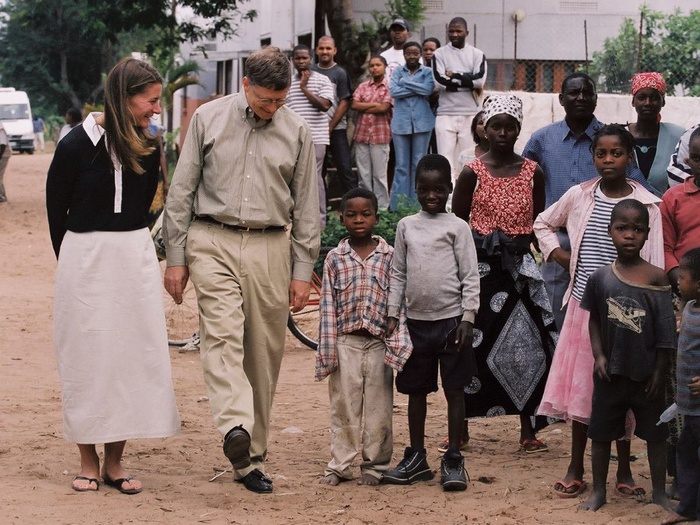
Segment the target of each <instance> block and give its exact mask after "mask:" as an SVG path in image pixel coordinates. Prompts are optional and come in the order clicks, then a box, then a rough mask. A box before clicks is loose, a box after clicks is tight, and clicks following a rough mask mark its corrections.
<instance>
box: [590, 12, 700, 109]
mask: <svg viewBox="0 0 700 525" xmlns="http://www.w3.org/2000/svg"><path fill="white" fill-rule="evenodd" d="M640 16H641V17H642V20H643V23H642V34H641V57H640V56H639V47H640V46H639V41H640V35H639V28H638V23H639V21H638V20H637V21H634V20H632V19H631V18H625V19H624V20H623V22H622V24H621V26H620V32H619V34H618V35H617V36H615V37H613V38H606V39H605V42H604V44H603V49H602V51H598V52H594V53H593V61H592V63H591V67H590V71H591V76H592V77H593V78H594V79H596V80H597V83H598V87H599V90H600V91H601V92H607V93H628V92H629V88H630V80H631V79H632V76H633V75H634V74H635V73H637V72H638V71H658V72H660V73H663V74H664V76H665V77H666V83H667V86H668V88H667V89H668V93H669V94H674V90H675V87H676V86H681V89H682V90H683V91H684V93H683V94H686V95H688V94H689V95H695V96H700V71H699V69H698V57H699V55H700V11H691V12H690V14H688V15H681V14H680V11H678V10H676V11H675V12H674V13H672V14H670V15H666V14H663V13H661V12H658V11H652V10H650V9H648V8H646V7H644V6H643V7H642V8H641V9H640Z"/></svg>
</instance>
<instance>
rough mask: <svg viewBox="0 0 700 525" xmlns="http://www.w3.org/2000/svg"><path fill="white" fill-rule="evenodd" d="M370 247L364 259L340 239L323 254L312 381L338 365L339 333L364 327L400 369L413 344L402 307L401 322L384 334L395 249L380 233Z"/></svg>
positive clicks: (320, 377)
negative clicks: (319, 313) (313, 377)
mask: <svg viewBox="0 0 700 525" xmlns="http://www.w3.org/2000/svg"><path fill="white" fill-rule="evenodd" d="M374 239H375V240H377V241H378V242H379V244H378V245H377V247H376V248H375V249H374V251H373V252H372V253H371V254H370V255H369V256H368V257H367V258H366V259H365V260H364V261H363V260H362V259H360V257H359V256H358V255H357V253H355V250H353V249H352V248H351V247H350V244H349V242H348V239H347V238H346V239H343V240H342V241H340V243H339V244H338V247H337V248H334V249H333V250H331V251H330V252H329V253H328V255H327V256H326V262H325V263H324V265H323V284H322V286H321V300H320V310H321V320H320V322H321V327H320V328H321V329H320V336H319V341H318V350H317V351H316V374H315V377H316V381H321V380H322V379H323V378H325V377H326V376H328V375H329V374H330V373H332V372H334V371H336V370H337V369H338V352H337V348H336V340H337V337H338V335H342V334H349V333H351V332H354V331H356V330H363V329H364V330H367V331H368V332H369V333H370V334H372V335H373V336H374V337H376V338H378V339H383V340H384V342H385V345H386V351H385V353H384V362H385V363H386V364H387V365H389V366H390V367H392V368H394V369H395V370H398V371H401V370H402V369H403V366H404V364H405V363H406V360H407V359H408V356H409V355H410V354H411V350H412V349H413V347H412V345H411V338H410V336H409V334H408V329H407V327H406V316H405V311H404V313H403V315H402V316H401V319H400V321H399V326H398V327H397V328H396V330H395V331H394V333H393V334H391V336H390V337H389V338H388V339H384V331H385V330H386V320H387V308H388V302H389V279H390V277H391V260H392V258H393V256H394V249H393V248H392V247H391V246H389V244H387V242H386V241H385V240H384V239H382V238H381V237H379V236H376V235H375V236H374Z"/></svg>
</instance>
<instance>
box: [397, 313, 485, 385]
mask: <svg viewBox="0 0 700 525" xmlns="http://www.w3.org/2000/svg"><path fill="white" fill-rule="evenodd" d="M461 321H462V316H458V317H451V318H448V319H440V320H437V321H420V320H417V319H408V320H407V325H408V332H409V334H410V335H411V342H412V343H413V352H412V353H411V356H410V357H409V358H408V361H406V365H405V366H404V368H403V370H402V371H401V372H399V373H398V374H397V375H396V390H398V391H399V392H400V393H402V394H407V395H427V394H430V393H431V392H437V391H438V381H437V378H438V365H439V369H440V379H441V380H442V388H443V389H444V390H455V389H463V388H464V387H465V386H467V385H469V384H470V383H471V381H472V377H473V376H474V374H475V373H476V362H475V360H474V352H473V350H472V349H471V348H469V349H468V350H467V351H465V352H458V351H457V344H456V343H455V339H456V331H457V327H458V326H459V324H460V322H461Z"/></svg>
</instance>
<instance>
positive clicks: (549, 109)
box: [487, 91, 700, 151]
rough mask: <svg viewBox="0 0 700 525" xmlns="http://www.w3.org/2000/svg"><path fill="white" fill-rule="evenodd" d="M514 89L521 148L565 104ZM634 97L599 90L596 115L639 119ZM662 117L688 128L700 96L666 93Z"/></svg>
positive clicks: (560, 114)
mask: <svg viewBox="0 0 700 525" xmlns="http://www.w3.org/2000/svg"><path fill="white" fill-rule="evenodd" d="M489 93H492V92H489ZM512 93H513V94H515V95H517V96H518V97H520V98H521V99H522V101H523V117H524V118H523V129H522V131H521V132H520V137H519V138H518V142H517V143H516V146H515V149H516V150H517V151H522V149H523V147H524V146H525V143H526V142H527V141H528V139H529V138H530V135H532V133H533V132H534V131H536V130H538V129H540V128H542V127H544V126H546V125H548V124H551V123H552V122H556V121H558V120H562V119H563V118H564V108H562V107H561V105H560V104H559V99H558V96H557V95H556V94H550V93H525V92H518V91H513V92H512ZM487 94H488V93H487ZM631 101H632V97H631V96H630V95H608V94H600V95H598V107H597V108H596V112H595V115H596V117H597V118H598V120H600V121H601V122H605V123H606V124H608V123H619V124H626V123H628V122H636V120H637V113H636V112H635V111H634V108H633V107H632V104H631ZM661 119H662V122H672V123H674V124H678V125H680V126H683V127H685V128H689V127H691V126H694V125H695V124H698V123H700V98H698V97H666V105H665V106H664V108H663V110H662V111H661Z"/></svg>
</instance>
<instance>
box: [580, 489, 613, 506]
mask: <svg viewBox="0 0 700 525" xmlns="http://www.w3.org/2000/svg"><path fill="white" fill-rule="evenodd" d="M607 501H608V500H607V499H606V495H605V490H596V488H595V487H593V492H592V493H591V495H590V496H588V498H587V499H586V500H585V501H584V502H583V503H581V505H579V507H578V508H579V509H581V510H593V511H596V510H598V509H599V508H600V507H602V506H603V505H605V504H606V503H607Z"/></svg>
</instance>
